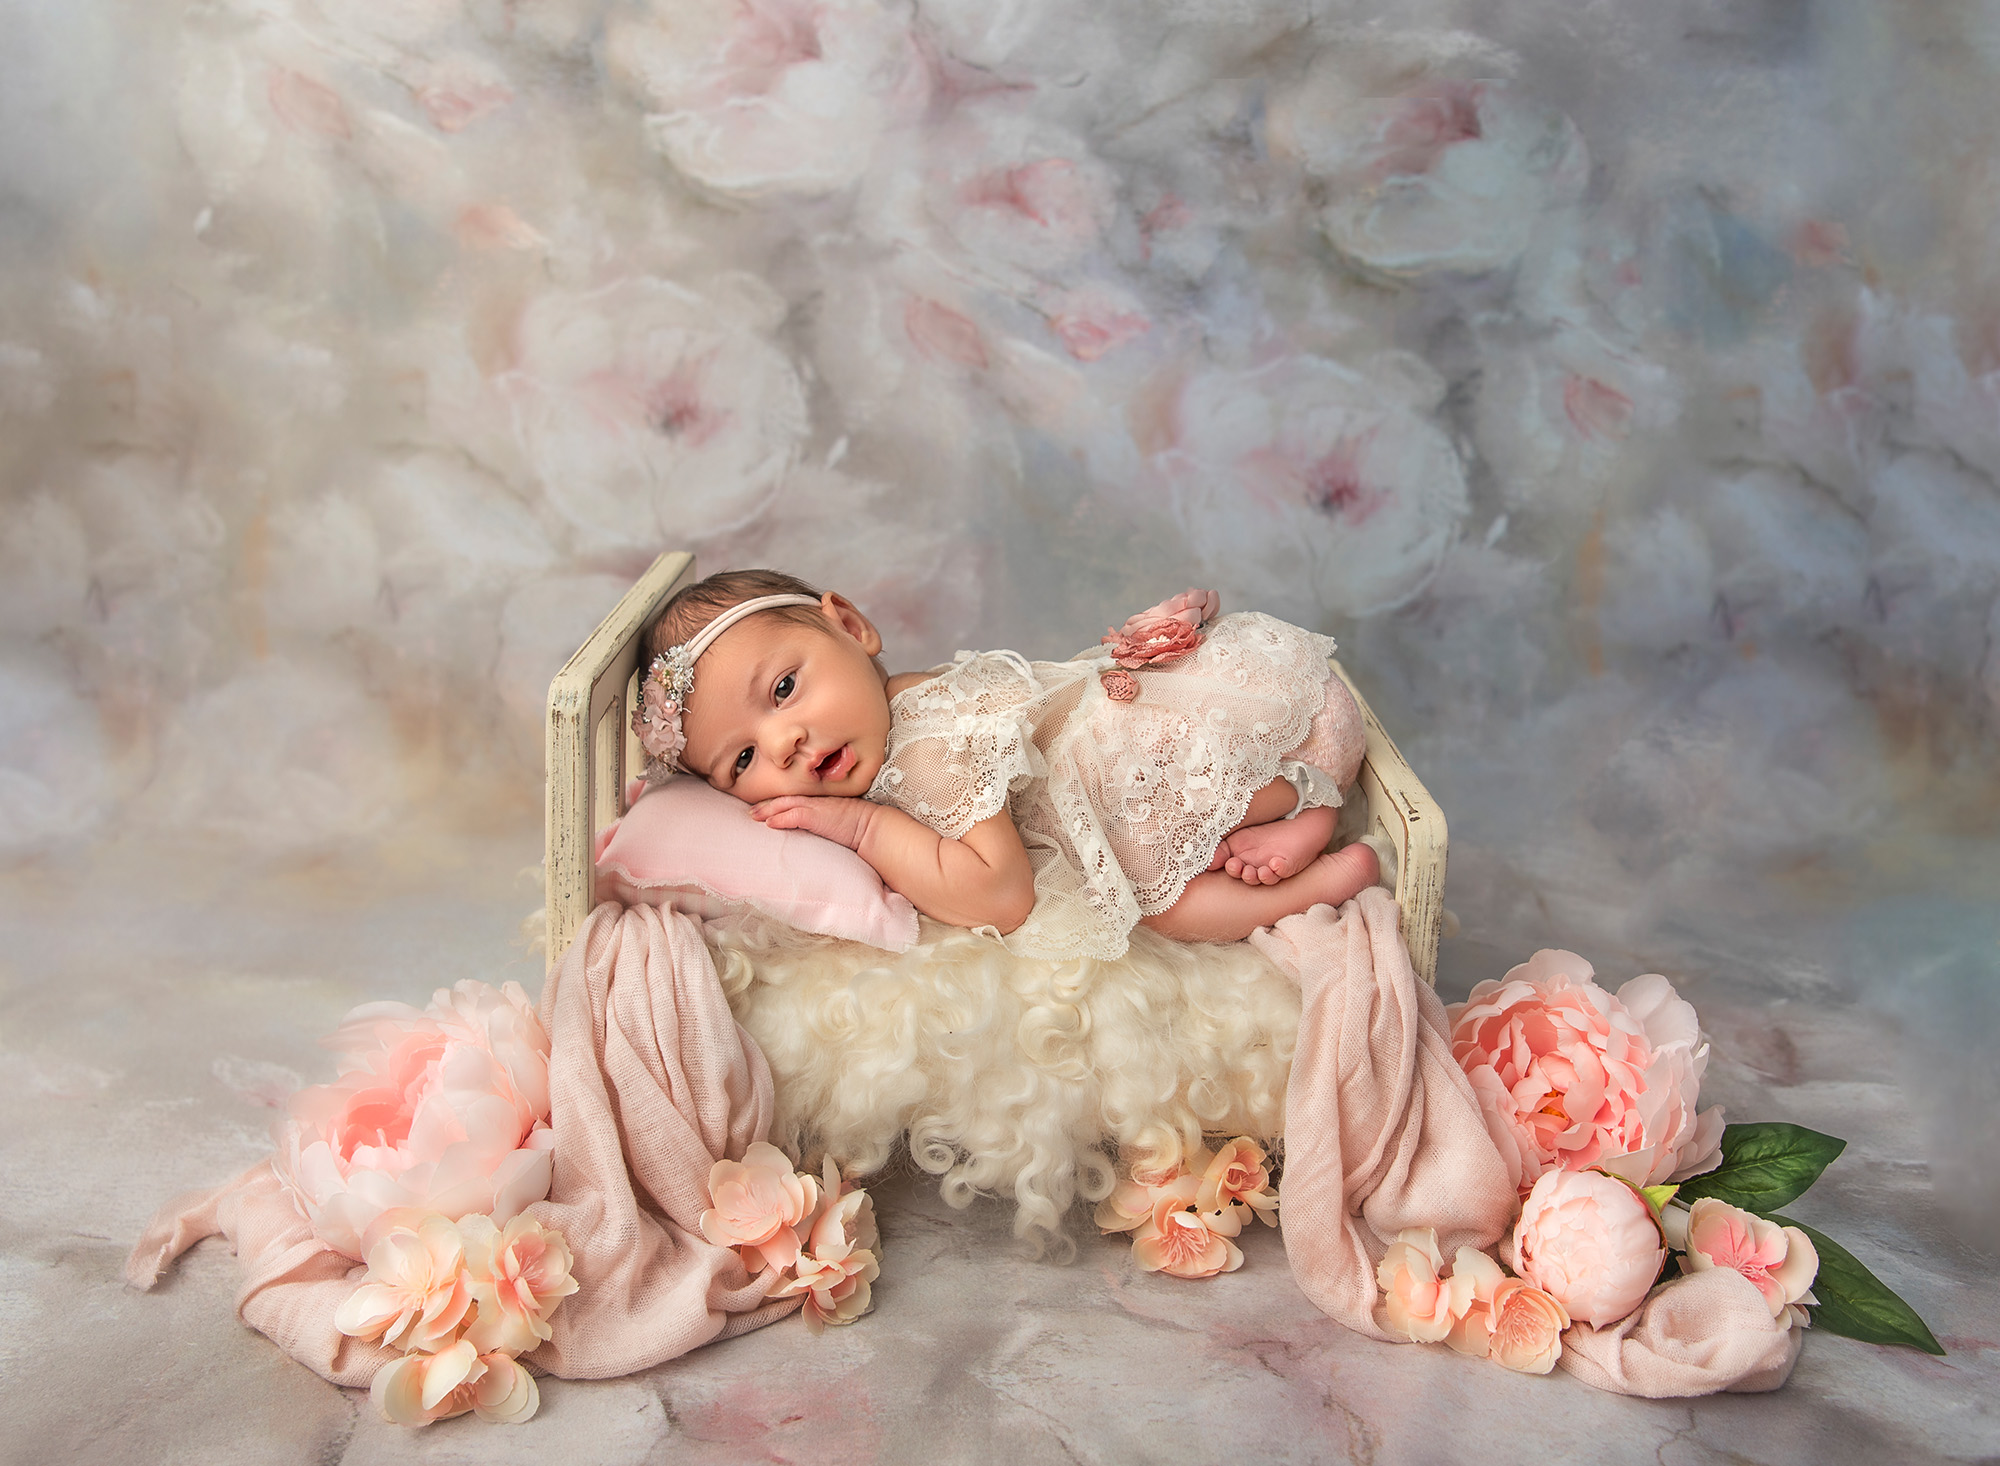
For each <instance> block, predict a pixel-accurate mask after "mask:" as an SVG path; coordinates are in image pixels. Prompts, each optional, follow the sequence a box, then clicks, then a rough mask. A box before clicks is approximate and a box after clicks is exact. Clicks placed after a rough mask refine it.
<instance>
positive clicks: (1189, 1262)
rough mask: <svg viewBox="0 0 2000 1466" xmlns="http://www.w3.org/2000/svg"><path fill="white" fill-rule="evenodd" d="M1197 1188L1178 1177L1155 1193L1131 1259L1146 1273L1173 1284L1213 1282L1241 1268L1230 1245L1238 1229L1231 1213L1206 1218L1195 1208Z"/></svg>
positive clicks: (1240, 1257)
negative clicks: (1171, 1278)
mask: <svg viewBox="0 0 2000 1466" xmlns="http://www.w3.org/2000/svg"><path fill="white" fill-rule="evenodd" d="M1200 1187H1201V1182H1200V1181H1199V1180H1198V1179H1196V1178H1195V1177H1193V1176H1182V1177H1180V1178H1179V1179H1178V1180H1175V1181H1172V1182H1170V1183H1168V1184H1167V1185H1165V1186H1162V1187H1159V1188H1157V1189H1156V1190H1155V1192H1154V1196H1153V1210H1152V1214H1151V1215H1150V1216H1149V1217H1148V1218H1147V1219H1146V1221H1145V1223H1144V1224H1143V1225H1142V1226H1141V1227H1140V1228H1139V1231H1138V1235H1137V1236H1136V1237H1134V1238H1133V1241H1132V1257H1133V1260H1134V1261H1135V1262H1137V1263H1138V1264H1139V1266H1140V1267H1141V1268H1142V1269H1144V1270H1145V1271H1146V1272H1149V1273H1151V1272H1164V1273H1170V1274H1172V1275H1173V1276H1174V1277H1177V1278H1212V1277H1214V1276H1215V1275H1216V1274H1217V1273H1229V1272H1234V1271H1236V1269H1237V1268H1239V1267H1241V1266H1243V1254H1242V1252H1241V1251H1240V1250H1238V1248H1237V1246H1236V1244H1235V1243H1234V1242H1232V1241H1230V1240H1229V1239H1230V1238H1231V1237H1233V1236H1235V1235H1236V1233H1237V1232H1238V1230H1240V1228H1241V1227H1242V1223H1241V1221H1240V1220H1238V1219H1237V1218H1236V1217H1235V1216H1234V1215H1233V1210H1234V1209H1233V1208H1232V1209H1226V1210H1223V1211H1219V1212H1204V1211H1202V1210H1201V1209H1200V1207H1199V1206H1198V1205H1197V1204H1196V1202H1195V1194H1196V1192H1197V1191H1199V1190H1200Z"/></svg>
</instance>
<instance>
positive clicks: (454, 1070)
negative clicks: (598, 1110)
mask: <svg viewBox="0 0 2000 1466" xmlns="http://www.w3.org/2000/svg"><path fill="white" fill-rule="evenodd" d="M325 1043H326V1045H327V1046H328V1047H330V1048H332V1049H334V1050H336V1051H337V1052H339V1054H340V1055H341V1058H340V1070H341V1073H340V1077H339V1078H338V1079H336V1080H335V1081H334V1082H333V1083H332V1084H320V1085H313V1086H311V1087H309V1088H306V1089H302V1090H300V1091H299V1092H298V1093H297V1094H295V1095H293V1096H292V1098H291V1101H290V1104H289V1106H288V1109H289V1118H288V1119H286V1120H284V1121H282V1122H280V1124H279V1127H278V1133H277V1137H276V1138H277V1142H278V1154H277V1156H276V1157H275V1165H276V1167H277V1171H278V1175H279V1177H280V1179H282V1180H283V1181H284V1182H285V1184H286V1186H287V1187H288V1188H289V1189H290V1190H291V1192H292V1195H293V1198H294V1199H295V1201H296V1202H297V1203H298V1205H299V1208H300V1210H301V1211H302V1212H303V1213H304V1214H305V1216H306V1218H307V1220H308V1221H310V1222H311V1223H312V1226H313V1231H314V1232H315V1233H316V1234H317V1235H318V1237H319V1238H320V1240H321V1241H323V1242H325V1243H326V1244H327V1246H329V1247H331V1248H333V1249H334V1250H335V1251H337V1252H341V1253H343V1254H345V1255H346V1256H348V1257H351V1258H354V1259H355V1260H357V1261H359V1260H361V1258H362V1237H363V1234H364V1233H366V1232H367V1231H368V1229H369V1227H370V1226H371V1225H373V1224H374V1223H375V1222H376V1220H377V1219H378V1218H379V1217H380V1216H381V1215H382V1214H383V1213H384V1212H386V1211H390V1210H393V1209H396V1208H402V1207H408V1208H413V1209H415V1210H417V1211H431V1212H440V1213H442V1214H443V1215H444V1216H446V1217H448V1218H451V1219H453V1220H456V1219H457V1218H459V1217H462V1216H466V1215H469V1214H471V1213H476V1212H485V1213H487V1214H489V1215H491V1216H492V1217H493V1219H494V1220H495V1221H496V1222H501V1223H505V1222H506V1221H508V1220H510V1219H511V1218H513V1217H514V1216H515V1215H516V1214H517V1213H519V1212H520V1211H521V1209H522V1208H524V1207H526V1206H528V1205H529V1204H531V1203H533V1202H536V1201H540V1200H541V1199H542V1198H543V1197H544V1196H546V1195H548V1191H549V1176H550V1163H551V1152H550V1149H549V1147H550V1145H551V1144H552V1143H553V1139H554V1137H553V1135H552V1134H551V1132H550V1131H549V1130H548V1129H547V1127H546V1124H545V1122H546V1120H547V1118H548V1113H549V1071H548V1055H549V1041H548V1035H547V1034H546V1033H544V1032H543V1030H542V1025H541V1022H540V1020H539V1019H537V1018H536V1017H535V1011H534V1008H533V1006H532V1005H531V1004H530V1003H529V1002H528V996H527V994H526V993H525V992H523V991H522V990H521V986H520V984H519V983H513V982H510V983H507V984H506V985H505V986H504V987H502V988H501V989H500V990H498V991H497V992H496V991H495V990H494V989H493V988H491V987H488V986H487V985H486V984H485V983H483V982H477V981H474V980H471V979H467V980H466V981H464V982H461V983H459V984H458V985H457V986H456V987H455V988H452V989H449V990H447V989H442V988H441V989H439V990H438V992H437V993H436V994H435V995H434V996H433V997H432V999H431V1002H430V1005H429V1006H428V1007H427V1008H426V1009H425V1010H424V1011H423V1012H418V1011H417V1010H416V1009H415V1008H412V1007H410V1006H409V1005H408V1004H405V1003H366V1004H363V1005H362V1006H361V1007H359V1008H356V1009H355V1010H354V1011H353V1012H352V1013H350V1014H348V1015H347V1018H346V1020H345V1021H344V1022H342V1024H341V1026H340V1027H339V1028H338V1029H336V1030H335V1031H334V1032H333V1034H332V1035H330V1036H329V1037H328V1038H327V1039H326V1040H325Z"/></svg>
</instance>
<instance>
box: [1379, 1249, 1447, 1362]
mask: <svg viewBox="0 0 2000 1466" xmlns="http://www.w3.org/2000/svg"><path fill="white" fill-rule="evenodd" d="M1443 1267H1444V1258H1443V1256H1442V1255H1440V1254H1439V1252H1438V1245H1437V1233H1436V1232H1435V1231H1434V1230H1433V1229H1431V1228H1430V1227H1405V1228H1404V1229H1403V1230H1402V1231H1401V1232H1399V1233H1397V1234H1396V1240H1395V1241H1394V1242H1392V1243H1390V1244H1389V1250H1388V1251H1387V1252H1385V1253H1384V1254H1383V1255H1382V1261H1381V1262H1379V1263H1378V1264H1376V1267H1375V1281H1376V1283H1377V1284H1378V1285H1379V1286H1380V1287H1381V1289H1382V1293H1383V1298H1382V1304H1381V1315H1382V1327H1384V1328H1385V1329H1388V1330H1389V1331H1390V1332H1392V1333H1397V1334H1401V1335H1402V1336H1403V1337H1404V1338H1406V1339H1409V1340H1410V1341H1411V1342H1412V1343H1416V1344H1435V1343H1436V1342H1437V1341H1438V1340H1440V1339H1442V1338H1444V1337H1445V1335H1446V1334H1448V1333H1450V1332H1451V1327H1452V1322H1453V1320H1452V1311H1451V1290H1450V1289H1449V1288H1448V1287H1447V1286H1446V1284H1445V1281H1444V1279H1443V1278H1441V1277H1440V1276H1439V1271H1440V1270H1441V1269H1442V1268H1443Z"/></svg>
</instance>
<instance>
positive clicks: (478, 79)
mask: <svg viewBox="0 0 2000 1466" xmlns="http://www.w3.org/2000/svg"><path fill="white" fill-rule="evenodd" d="M416 96H417V105H418V106H420V107H422V108H423V109H424V115H425V116H427V117H429V118H430V120H431V125H432V126H433V127H435V128H437V130H438V131H439V132H463V131H465V129H466V128H468V127H470V126H472V124H473V123H475V122H477V121H479V120H480V119H481V118H483V117H487V116H490V115H491V114H493V113H495V112H498V111H499V110H500V109H501V108H502V107H505V106H506V105H507V104H508V103H510V102H512V101H513V100H514V89H513V88H512V87H510V86H508V85H507V78H506V76H505V74H504V73H502V72H501V71H500V70H499V68H498V67H496V66H494V65H493V64H492V63H491V62H488V61H485V60H483V59H481V58H479V57H475V56H467V55H456V56H446V57H444V58H442V59H441V60H439V61H438V62H437V63H436V64H435V65H433V66H431V67H429V68H428V69H427V70H426V71H425V72H424V73H423V80H422V81H421V82H420V83H419V84H418V86H417V90H416Z"/></svg>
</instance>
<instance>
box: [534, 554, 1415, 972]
mask: <svg viewBox="0 0 2000 1466" xmlns="http://www.w3.org/2000/svg"><path fill="white" fill-rule="evenodd" d="M694 579H695V567H694V556H692V555H690V554H687V553H686V552H684V551H679V550H672V551H669V552H668V553H666V554H664V555H662V556H660V558H659V559H657V560H655V561H654V562H653V563H652V566H651V567H650V568H649V569H648V570H647V571H646V573H645V574H644V575H642V576H640V577H639V579H638V581H637V582H635V583H634V584H633V586H632V588H631V589H630V590H629V591H627V592H626V593H625V595H624V597H623V598H622V599H621V600H620V601H619V602H618V604H617V606H616V607H614V608H613V609H612V612H611V614H610V615H609V616H606V617H605V618H604V620H603V621H602V622H601V623H600V624H599V625H598V628H597V630H595V631H593V632H592V633H591V634H590V639H589V640H588V641H586V642H584V644H583V645H582V646H581V647H580V648H578V649H577V653H576V655H575V656H573V657H571V658H570V659H569V662H568V663H567V664H566V665H565V666H564V667H563V669H562V671H560V672H558V673H557V674H556V677H555V680H554V681H553V682H551V683H550V684H549V722H548V745H547V747H548V756H547V774H548V801H547V806H546V810H547V842H548V843H547V847H546V849H547V855H546V862H545V870H544V879H545V881H546V886H547V897H548V943H549V945H548V966H549V968H550V970H553V969H554V968H555V966H556V964H557V963H559V962H561V961H562V958H563V954H564V953H565V952H567V951H568V950H569V944H570V942H571V941H572V940H573V939H574V938H575V936H576V934H577V932H578V930H579V929H580V928H581V927H582V926H583V922H584V918H585V917H587V916H589V915H590V908H591V907H592V906H593V905H594V904H595V903H596V890H595V884H594V883H595V872H594V870H593V867H592V861H591V849H592V843H593V840H594V838H595V836H596V833H597V831H598V830H600V829H602V828H603V827H604V826H606V825H608V824H610V823H611V821H613V820H615V819H617V818H618V817H619V816H620V815H622V814H624V812H625V783H626V780H627V778H628V777H629V776H630V775H632V774H636V773H637V772H638V771H639V769H640V768H641V766H642V765H643V763H644V755H643V754H642V753H641V752H640V749H639V746H638V741H637V740H636V739H634V738H633V737H632V734H631V722H632V709H633V708H634V707H635V706H636V705H637V701H638V688H639V678H638V673H639V664H640V660H641V656H642V652H643V639H644V637H645V632H646V628H647V626H649V625H650V624H651V623H652V621H653V618H654V617H656V616H657V615H659V613H660V610H661V608H662V607H663V606H665V605H666V603H667V601H668V599H669V598H670V597H671V596H672V595H673V594H674V592H675V591H677V590H679V589H680V588H681V586H683V585H684V584H687V583H688V582H690V581H692V580H694ZM1333 669H1334V671H1336V672H1338V673H1339V674H1340V678H1341V680H1342V681H1343V682H1345V683H1346V684H1347V686H1348V688H1349V690H1350V691H1352V692H1353V693H1354V701H1355V703H1356V704H1357V705H1358V706H1359V707H1360V709H1361V719H1362V723H1363V726H1364V727H1365V729H1366V733H1367V741H1368V749H1367V753H1366V755H1365V757H1364V758H1363V759H1362V763H1361V776H1360V779H1359V781H1358V786H1357V787H1358V788H1359V789H1360V791H1361V794H1362V797H1363V798H1364V799H1365V800H1366V802H1367V804H1366V828H1367V829H1369V830H1371V831H1374V832H1376V833H1378V834H1381V835H1383V836H1385V837H1387V839H1388V840H1389V842H1390V843H1391V844H1392V845H1394V846H1395V848H1396V857H1397V860H1396V905H1397V906H1398V907H1399V908H1400V909H1401V911H1402V926H1403V938H1404V940H1405V941H1406V942H1407V943H1408V944H1409V948H1410V961H1411V963H1412V964H1413V965H1414V966H1415V967H1416V969H1417V975H1418V976H1419V977H1421V978H1423V980H1424V981H1425V982H1428V983H1432V984H1435V983H1436V981H1437V945H1438V933H1439V929H1440V926H1441V924H1442V922H1443V919H1444V870H1445V823H1444V815H1443V813H1442V812H1441V811H1440V810H1439V809H1438V807H1437V802H1436V801H1435V800H1433V799H1432V798H1431V796H1430V792H1429V791H1428V790H1426V789H1425V788H1424V786H1423V783H1422V781H1421V780H1419V779H1418V778H1417V776H1416V774H1415V773H1414V772H1412V770H1411V768H1410V766H1409V764H1408V763H1406V762H1405V761H1404V759H1403V755H1402V754H1401V753H1400V752H1399V751H1398V750H1397V748H1396V745H1395V742H1394V741H1393V740H1392V739H1391V738H1390V737H1389V735H1388V733H1387V731H1386V730H1384V728H1383V727H1382V724H1381V721H1380V720H1379V719H1377V718H1376V716H1375V713H1374V711H1373V710H1372V709H1371V708H1370V707H1369V706H1368V700H1367V699H1366V698H1364V697H1363V696H1362V695H1361V691H1360V689H1359V688H1357V687H1355V686H1354V682H1353V679H1351V678H1350V677H1348V675H1347V671H1346V669H1345V668H1343V667H1342V666H1341V665H1340V663H1339V662H1337V661H1336V662H1335V663H1334V664H1333Z"/></svg>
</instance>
